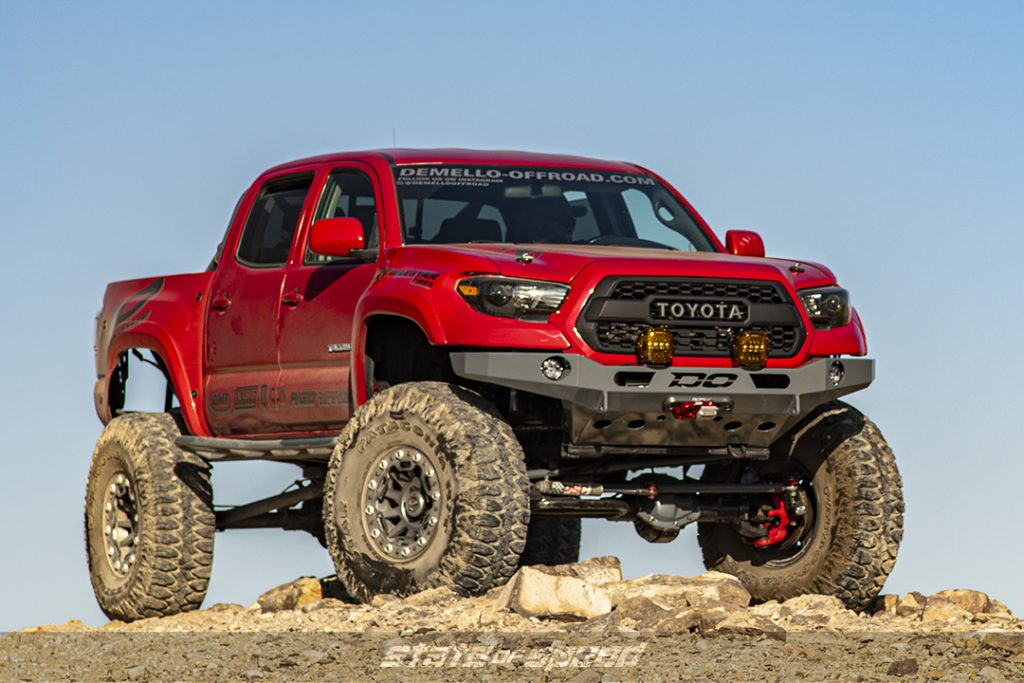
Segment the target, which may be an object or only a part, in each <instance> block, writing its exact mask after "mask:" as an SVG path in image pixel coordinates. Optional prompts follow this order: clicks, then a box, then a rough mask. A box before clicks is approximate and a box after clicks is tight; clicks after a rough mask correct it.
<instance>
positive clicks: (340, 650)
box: [0, 631, 1024, 683]
mask: <svg viewBox="0 0 1024 683" xmlns="http://www.w3.org/2000/svg"><path fill="white" fill-rule="evenodd" d="M0 653H2V661H0V679H2V680H5V681H43V680H46V681H52V680H88V681H155V680H187V681H224V680H259V681H284V680H288V681H327V680H329V681H396V680H401V681H405V682H408V683H412V682H413V681H465V680H475V681H515V680H539V681H580V682H582V681H587V682H593V683H596V682H597V681H724V680H732V681H791V680H797V679H799V680H838V681H881V680H894V679H896V678H899V677H903V678H905V679H907V680H951V681H972V680H979V681H981V680H984V681H1000V680H1006V681H1020V680H1024V657H1022V656H1021V655H1020V654H1017V655H1011V654H1010V653H1009V652H1006V651H1004V650H1001V649H999V648H997V647H994V646H992V645H991V644H986V643H985V640H984V638H982V637H978V636H977V635H975V634H971V633H963V632H945V633H943V632H931V633H926V634H920V635H915V634H911V633H861V634H838V633H832V634H829V633H810V632H805V633H793V634H789V635H788V637H787V638H786V640H785V642H781V641H779V640H777V639H775V638H769V637H765V636H742V635H731V634H719V633H710V634H704V635H701V634H694V633H685V634H658V633H652V632H643V631H631V632H617V633H614V634H586V635H580V634H571V633H568V634H567V633H554V634H545V633H543V632H535V633H525V634H524V633H484V634H480V633H471V632H451V633H443V634H441V633H425V634H419V635H404V636H403V635H400V634H399V633H395V632H390V633H388V632H369V633H363V634H354V633H295V632H280V633H274V632H250V633H235V634H226V633H201V634H200V633H124V632H114V631H105V632H89V633H63V634H55V633H37V634H9V635H7V636H4V637H3V638H2V639H0Z"/></svg>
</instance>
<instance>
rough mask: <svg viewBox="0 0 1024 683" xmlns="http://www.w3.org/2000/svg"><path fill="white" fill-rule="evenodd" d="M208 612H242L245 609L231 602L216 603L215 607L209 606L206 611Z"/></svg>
mask: <svg viewBox="0 0 1024 683" xmlns="http://www.w3.org/2000/svg"><path fill="white" fill-rule="evenodd" d="M206 611H208V612H244V611H245V607H243V606H242V605H237V604H235V603H233V602H218V603H217V604H215V605H210V606H209V607H208V608H207V610H206Z"/></svg>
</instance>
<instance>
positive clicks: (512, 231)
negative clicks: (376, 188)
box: [395, 164, 714, 251]
mask: <svg viewBox="0 0 1024 683" xmlns="http://www.w3.org/2000/svg"><path fill="white" fill-rule="evenodd" d="M395 185H396V187H397V189H398V198H399V202H400V205H401V209H402V226H403V228H402V229H403V232H404V236H405V243H406V244H465V243H468V242H512V243H518V244H610V245H620V246H631V247H652V248H657V249H680V250H683V251H714V247H713V246H712V243H711V241H710V240H709V239H708V237H707V235H705V233H704V231H703V230H701V228H700V227H699V226H698V225H697V223H696V221H695V220H694V219H693V217H692V216H691V215H690V214H689V213H688V212H687V211H686V209H685V208H684V207H683V206H682V205H681V204H680V203H679V202H678V201H677V200H676V198H675V197H673V196H672V193H671V192H669V191H668V190H667V189H665V187H664V186H662V185H661V184H660V183H659V182H658V181H656V180H655V179H654V178H652V177H651V176H649V175H646V174H642V173H611V172H607V171H595V170H591V169H569V168H519V167H514V166H455V165H449V164H437V165H419V164H417V165H414V166H412V165H410V166H399V167H397V168H396V169H395Z"/></svg>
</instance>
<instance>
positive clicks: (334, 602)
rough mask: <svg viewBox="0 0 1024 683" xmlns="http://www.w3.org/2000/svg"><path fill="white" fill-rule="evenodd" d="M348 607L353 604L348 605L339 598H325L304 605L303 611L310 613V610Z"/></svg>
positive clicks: (317, 610)
mask: <svg viewBox="0 0 1024 683" xmlns="http://www.w3.org/2000/svg"><path fill="white" fill-rule="evenodd" d="M346 607H351V605H348V604H346V603H344V602H342V601H341V600H338V599H337V598H324V599H323V600H317V601H316V602H311V603H309V604H307V605H303V606H302V611H303V612H304V613H306V614H309V613H310V612H319V611H320V610H325V609H344V608H346Z"/></svg>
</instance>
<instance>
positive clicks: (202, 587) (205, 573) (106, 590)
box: [85, 413, 215, 621]
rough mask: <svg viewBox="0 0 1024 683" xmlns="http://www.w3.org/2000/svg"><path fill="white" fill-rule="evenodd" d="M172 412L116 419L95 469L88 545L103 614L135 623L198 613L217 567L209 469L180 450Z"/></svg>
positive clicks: (91, 482) (87, 500) (88, 493)
mask: <svg viewBox="0 0 1024 683" xmlns="http://www.w3.org/2000/svg"><path fill="white" fill-rule="evenodd" d="M179 435H180V432H179V431H178V427H177V424H176V423H175V422H174V419H173V418H172V417H171V416H170V415H168V414H166V413H134V414H130V415H122V416H120V417H117V418H114V419H113V420H111V421H110V423H109V424H108V425H107V426H106V428H105V429H104V430H103V434H102V435H101V436H100V439H99V442H98V443H97V445H96V450H95V452H94V453H93V456H92V464H91V466H90V468H89V481H88V484H87V486H86V496H85V545H86V555H87V558H88V562H89V576H90V578H91V580H92V586H93V591H94V592H95V594H96V600H97V602H99V605H100V608H101V609H102V610H103V613H104V614H106V615H107V616H108V617H109V618H111V619H119V620H121V621H133V620H135V619H142V618H145V617H160V616H167V615H171V614H177V613H179V612H186V611H189V610H194V609H198V608H199V606H200V605H201V604H202V602H203V598H204V597H205V596H206V589H207V586H208V584H209V580H210V570H211V568H212V564H213V537H214V532H215V519H214V514H213V492H212V488H211V485H210V468H209V465H207V463H206V462H205V461H203V460H202V459H201V458H199V457H197V456H195V455H192V454H189V453H185V452H184V451H182V450H180V449H179V448H178V447H177V446H175V445H174V439H175V438H176V437H178V436H179Z"/></svg>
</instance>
